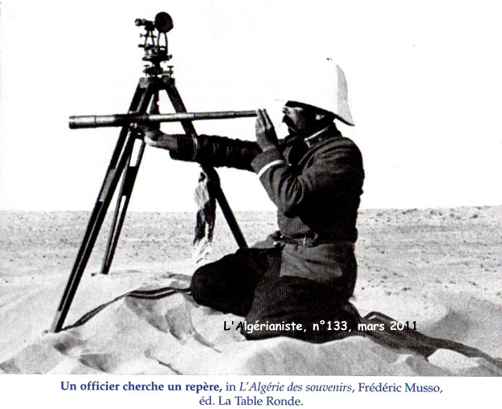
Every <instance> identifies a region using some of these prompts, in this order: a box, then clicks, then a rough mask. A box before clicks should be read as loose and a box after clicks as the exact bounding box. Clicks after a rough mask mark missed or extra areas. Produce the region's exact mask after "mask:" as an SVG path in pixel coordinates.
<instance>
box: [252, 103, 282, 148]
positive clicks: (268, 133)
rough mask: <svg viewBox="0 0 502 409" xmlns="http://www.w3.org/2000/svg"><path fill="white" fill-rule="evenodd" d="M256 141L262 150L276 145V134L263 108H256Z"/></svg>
mask: <svg viewBox="0 0 502 409" xmlns="http://www.w3.org/2000/svg"><path fill="white" fill-rule="evenodd" d="M256 142H257V143H258V145H259V146H260V148H261V150H262V151H263V152H265V151H268V150H269V149H272V148H274V147H276V146H277V142H278V141H277V135H276V133H275V129H274V125H273V124H272V121H271V120H270V118H269V116H268V114H267V111H266V110H265V109H259V110H258V117H257V118H256Z"/></svg>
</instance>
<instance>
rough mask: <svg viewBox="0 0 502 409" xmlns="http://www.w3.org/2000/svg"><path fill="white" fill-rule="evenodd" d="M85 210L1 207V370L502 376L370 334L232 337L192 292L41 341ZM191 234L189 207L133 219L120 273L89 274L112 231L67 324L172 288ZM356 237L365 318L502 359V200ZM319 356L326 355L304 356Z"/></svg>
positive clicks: (421, 216)
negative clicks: (135, 294)
mask: <svg viewBox="0 0 502 409" xmlns="http://www.w3.org/2000/svg"><path fill="white" fill-rule="evenodd" d="M87 217H88V214H87V213H85V212H56V213H30V212H26V213H20V212H0V252H1V253H0V263H1V264H0V318H1V319H0V334H1V335H0V370H1V371H4V372H18V373H19V372H22V373H88V372H91V373H92V372H103V371H104V372H112V373H192V374H200V373H214V374H217V373H243V374H272V373H277V374H367V375H371V374H380V375H391V374H395V375H397V374H401V375H406V374H418V375H501V374H502V372H501V371H500V368H497V367H493V365H490V363H487V362H485V361H483V360H481V361H483V362H480V359H479V358H469V359H467V358H465V357H464V356H462V355H460V354H457V353H452V352H451V351H447V350H439V351H437V352H436V353H435V354H433V355H432V356H431V357H429V359H427V360H426V359H424V358H423V357H421V356H419V355H417V354H413V353H410V352H409V351H396V350H393V349H392V348H388V347H385V346H382V345H378V344H376V343H374V342H373V341H371V340H369V339H367V338H363V337H350V338H347V339H345V340H342V341H333V342H329V343H326V344H321V345H314V344H308V343H305V342H301V341H297V340H293V339H288V338H284V337H281V338H277V339H274V340H267V341H259V342H242V341H243V339H242V336H241V335H240V334H238V333H237V332H236V331H233V332H232V331H230V332H228V331H227V332H225V331H223V329H222V322H223V321H224V320H232V319H234V320H238V318H237V317H231V316H230V317H229V316H227V315H224V314H220V313H217V312H214V311H210V310H208V309H206V308H200V307H198V306H196V305H194V304H193V302H191V300H190V299H189V298H188V297H185V296H182V295H175V296H173V297H168V298H166V299H159V300H155V301H152V300H141V299H137V298H131V297H124V298H121V299H120V300H118V301H117V302H115V303H113V304H111V305H110V306H109V307H108V308H105V309H104V310H103V311H102V312H100V313H99V314H97V315H96V316H95V317H94V318H92V319H91V320H89V321H88V322H87V323H86V324H84V325H82V326H80V327H78V328H74V329H71V330H69V331H65V332H64V333H61V334H45V335H42V334H43V330H44V329H47V328H48V327H49V326H50V323H51V321H52V318H53V314H54V311H55V309H56V306H57V303H58V301H59V298H60V296H61V292H62V288H63V286H64V284H65V282H66V278H67V275H68V273H69V271H70V270H71V267H72V264H73V261H74V257H75V255H76V252H77V249H78V246H79V244H80V240H81V237H82V234H83V230H84V228H85V225H86V222H87ZM238 219H239V221H240V223H241V227H242V229H243V231H244V233H245V235H246V237H247V239H248V241H249V242H250V243H252V242H254V241H257V240H259V239H261V238H262V237H263V236H265V235H266V234H267V233H269V232H271V231H273V230H274V229H275V217H274V215H273V214H272V213H242V214H238ZM218 221H219V223H218V228H217V231H216V238H217V239H216V244H215V247H214V251H213V254H212V258H217V257H220V256H221V255H223V254H225V253H227V252H230V251H233V250H234V249H235V245H234V243H233V240H232V238H231V235H230V234H229V232H228V230H227V228H226V225H225V223H224V220H223V219H222V218H221V217H220V218H219V220H218ZM192 228H193V215H191V214H188V213H186V214H185V213H131V214H129V215H128V219H127V221H126V224H125V227H124V231H123V233H122V236H121V241H120V243H119V246H118V249H117V253H116V256H115V260H114V264H113V267H112V271H111V274H110V275H109V276H107V277H105V276H100V275H96V276H91V273H92V272H97V271H99V267H100V263H101V255H102V253H103V247H104V242H105V239H106V237H105V235H102V236H103V237H101V238H100V240H99V242H98V244H97V246H96V250H95V252H94V254H93V257H92V258H91V260H90V263H89V266H88V270H87V273H86V276H85V278H84V280H83V282H82V284H81V287H80V288H79V291H78V293H77V296H76V299H75V302H74V306H73V308H72V311H71V313H70V316H69V317H68V321H67V322H68V323H71V322H74V321H75V320H76V319H78V318H79V317H81V316H82V315H83V314H85V313H86V312H88V311H90V310H91V309H93V308H94V307H96V306H98V305H100V304H101V303H104V302H107V301H109V300H111V299H113V298H115V297H117V296H118V295H120V294H123V293H125V292H126V291H129V290H133V289H137V288H139V287H145V286H147V287H148V288H150V289H152V288H153V289H155V288H157V289H158V288H162V287H165V286H166V285H170V284H172V278H171V275H172V273H177V274H179V273H181V274H190V273H191V270H192V267H191V264H190V262H189V259H190V251H191V250H190V243H191V238H192ZM359 231H360V238H359V241H358V245H357V256H358V260H359V266H360V270H359V281H358V286H357V289H356V294H355V301H354V302H355V304H356V305H357V307H358V308H359V309H360V311H361V312H362V313H365V312H368V311H370V310H378V311H381V312H384V313H386V314H388V315H391V316H393V317H394V318H396V319H400V320H408V321H416V322H417V329H418V330H419V331H421V332H423V333H425V334H427V335H431V336H435V337H444V338H447V339H451V340H455V341H458V342H463V343H465V344H468V345H470V346H473V347H476V348H479V349H482V350H483V351H484V352H486V353H488V354H490V355H491V356H492V357H502V346H501V345H502V342H500V341H501V339H502V320H501V318H500V317H502V278H501V277H502V207H476V208H455V209H426V210H416V209H410V210H371V211H363V212H361V214H360V218H359ZM236 354H237V355H236ZM312 354H314V356H316V357H317V358H318V359H317V360H316V359H314V360H313V361H312V360H311V359H307V358H308V357H312V356H313V355H312ZM236 356H237V357H238V358H237V359H236V358H235V357H236ZM229 357H234V358H232V359H229ZM293 358H294V359H293ZM328 358H329V359H328ZM229 362H231V364H229ZM327 362H328V363H327Z"/></svg>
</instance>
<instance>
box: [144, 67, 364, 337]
mask: <svg viewBox="0 0 502 409" xmlns="http://www.w3.org/2000/svg"><path fill="white" fill-rule="evenodd" d="M324 64H326V65H329V68H328V69H329V70H331V71H330V72H331V74H330V78H327V79H326V81H325V82H324V84H323V88H322V89H311V87H309V86H308V84H307V87H306V88H305V89H304V90H301V89H300V90H299V92H298V93H297V94H296V95H295V94H294V93H292V94H291V99H289V100H288V101H287V103H286V104H285V106H284V107H283V110H282V112H283V114H284V117H283V122H284V123H285V124H286V125H287V127H288V129H289V135H288V136H287V137H286V138H285V139H283V140H280V141H279V140H278V139H277V136H276V133H275V130H274V126H273V125H272V122H271V120H270V118H269V116H268V114H267V112H266V111H265V110H259V111H258V118H257V120H256V142H248V141H242V140H237V139H229V138H224V137H219V136H208V135H200V136H198V137H196V138H193V140H191V139H190V138H187V136H186V135H167V134H164V133H162V132H161V131H160V130H159V129H154V128H151V127H144V132H145V137H146V141H147V143H148V144H150V145H152V146H155V147H159V148H164V149H168V150H169V151H170V155H171V157H173V158H174V159H180V160H188V161H196V162H201V163H204V164H207V165H210V166H214V167H218V166H228V167H233V168H237V169H243V170H247V171H254V172H256V174H257V175H258V179H259V181H260V182H261V184H262V185H263V187H264V188H265V190H266V192H267V194H268V196H269V197H270V199H271V200H272V201H273V202H274V203H275V205H276V206H277V218H278V226H279V229H280V230H279V231H278V232H276V233H274V234H272V235H270V236H269V237H268V238H267V240H265V241H264V242H261V243H259V244H257V245H255V246H254V247H253V248H249V249H239V250H237V252H235V253H234V254H230V255H227V256H225V257H223V258H222V259H220V260H218V261H216V262H213V263H210V264H207V265H204V266H202V267H200V268H199V269H197V270H196V271H195V273H194V275H193V277H192V282H191V290H192V294H193V297H194V299H195V300H196V301H197V302H198V303H200V304H202V305H206V306H210V307H212V308H215V309H217V310H220V311H223V312H226V313H233V314H237V315H240V316H244V317H246V323H247V324H248V325H247V326H246V327H245V329H244V331H243V332H244V335H245V336H246V337H247V338H248V339H260V338H267V337H271V336H278V335H285V336H291V337H295V338H300V339H305V340H310V341H314V342H323V341H327V340H330V339H335V338H340V337H342V336H345V335H347V334H348V332H349V331H350V330H351V329H353V328H354V327H355V326H356V325H357V320H358V314H357V311H356V310H355V308H354V307H353V306H352V305H351V304H350V303H349V298H350V297H351V296H352V295H353V291H354V286H355V282H356V276H357V263H356V259H355V256H354V244H355V242H356V239H357V229H356V218H357V211H358V207H359V203H360V195H361V194H362V185H363V180H364V171H363V163H362V157H361V153H360V151H359V149H358V148H357V146H356V145H355V143H354V142H353V141H351V140H350V139H348V138H345V137H343V136H342V135H341V133H340V131H339V130H338V129H337V127H336V124H335V122H334V121H335V120H338V121H342V122H344V123H345V124H348V125H353V121H352V116H351V113H350V110H349V106H348V101H347V84H346V80H345V76H344V74H343V71H342V70H341V69H340V68H339V67H338V66H337V65H335V64H333V63H332V62H331V61H326V62H324ZM296 85H297V84H292V86H296ZM312 88H313V87H312Z"/></svg>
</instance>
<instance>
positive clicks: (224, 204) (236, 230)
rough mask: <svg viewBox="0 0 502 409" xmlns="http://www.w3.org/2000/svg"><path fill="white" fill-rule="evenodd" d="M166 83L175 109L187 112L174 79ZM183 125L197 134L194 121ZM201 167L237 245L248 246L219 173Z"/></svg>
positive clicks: (190, 133)
mask: <svg viewBox="0 0 502 409" xmlns="http://www.w3.org/2000/svg"><path fill="white" fill-rule="evenodd" d="M164 85H165V87H166V92H167V95H168V96H169V99H170V100H171V103H172V104H173V106H174V109H175V111H176V112H187V110H186V108H185V104H184V103H183V100H182V99H181V95H180V94H179V92H178V89H177V88H176V86H175V84H174V79H172V78H168V79H167V81H166V80H165V81H164ZM181 125H182V126H183V129H184V131H185V133H186V134H187V135H189V136H195V135H197V132H196V131H195V127H194V126H193V123H192V121H190V120H186V121H181ZM201 168H202V170H203V171H204V173H206V175H207V177H208V178H209V182H210V184H209V186H210V188H211V190H212V193H213V194H214V197H215V198H216V201H217V202H218V204H219V205H220V208H221V212H222V213H223V216H224V217H225V219H226V221H227V223H228V227H230V231H231V232H232V234H233V236H234V239H235V241H236V243H237V245H238V246H239V248H247V247H248V245H247V243H246V239H245V238H244V235H243V234H242V231H241V229H240V227H239V223H238V222H237V219H236V218H235V215H234V213H233V212H232V209H231V208H230V205H229V204H228V201H227V199H226V197H225V194H224V193H223V190H222V189H221V184H220V178H219V176H218V173H217V172H216V170H215V169H214V168H212V167H210V166H206V165H203V164H201Z"/></svg>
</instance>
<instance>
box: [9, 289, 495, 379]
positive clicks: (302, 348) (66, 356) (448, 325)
mask: <svg viewBox="0 0 502 409" xmlns="http://www.w3.org/2000/svg"><path fill="white" fill-rule="evenodd" d="M103 284H105V285H103ZM106 284H110V286H112V287H115V288H116V286H117V284H116V283H115V282H114V281H113V280H108V282H104V281H103V280H95V281H94V282H93V283H91V284H87V285H86V286H85V290H84V292H85V293H86V294H91V293H92V294H94V296H93V298H94V299H99V298H101V297H102V296H103V294H102V293H103V292H105V293H106V292H107V290H105V288H106V287H107V285H106ZM170 284H172V281H166V282H164V283H162V285H159V284H157V285H156V286H153V287H152V286H149V289H150V290H152V289H153V290H155V291H158V293H159V294H162V291H163V290H162V289H163V288H165V286H167V285H170ZM121 285H122V287H123V288H125V287H127V285H125V283H121ZM97 294H100V295H99V296H97ZM30 297H33V295H32V294H31V295H30ZM40 297H44V296H43V295H42V294H41V295H40ZM374 299H378V294H376V293H375V298H374ZM31 301H32V304H33V299H32V300H31ZM400 301H401V302H400ZM404 301H406V302H404ZM375 305H378V306H379V308H378V309H379V310H383V311H385V312H386V313H387V314H391V315H392V316H393V317H394V318H396V319H403V318H406V316H414V317H421V316H423V317H427V320H420V322H421V323H422V325H423V328H422V329H421V331H422V332H424V333H427V334H428V335H431V336H442V337H452V338H454V339H455V340H456V341H458V342H462V343H465V344H467V345H472V346H475V347H477V348H481V349H483V350H484V351H485V352H487V353H488V354H491V355H492V356H494V357H500V356H502V346H501V345H500V342H498V341H499V340H500V339H501V335H502V329H501V328H498V330H495V331H494V327H493V325H495V324H496V323H497V322H499V320H500V316H501V314H502V308H501V307H500V306H497V305H495V304H492V303H489V302H486V301H482V300H477V299H475V298H473V297H471V296H469V295H466V294H457V295H456V296H455V297H451V296H448V295H447V294H446V296H445V294H437V295H434V297H431V299H413V298H410V297H408V298H407V299H406V300H404V299H402V300H396V299H394V300H393V302H389V303H387V304H385V303H378V302H375V303H374V305H371V307H370V306H369V305H364V304H363V303H361V305H359V306H358V307H359V308H360V310H361V312H363V313H364V312H365V311H367V310H368V309H374V308H375ZM368 307H370V308H368ZM467 310H468V311H467ZM466 317H467V318H466ZM481 317H482V318H483V319H482V320H481V319H480V318H481ZM232 320H233V321H234V322H237V321H239V320H241V318H240V317H237V316H232V315H230V314H222V313H219V312H216V311H212V310H210V309H208V308H205V307H200V306H198V305H196V304H194V303H193V301H192V300H191V298H190V296H187V295H185V294H174V295H171V296H164V297H162V296H161V297H160V298H156V299H146V298H136V297H133V296H125V297H123V298H120V299H118V300H117V301H115V302H113V303H112V304H110V305H108V306H107V307H106V308H104V309H103V310H102V311H100V312H99V313H97V314H96V315H95V316H93V317H92V318H90V319H88V321H87V322H85V323H83V324H82V325H80V326H78V327H75V328H71V329H68V330H66V331H63V332H61V333H59V334H44V335H42V336H40V337H38V339H36V340H35V342H32V343H30V344H29V345H27V346H26V347H25V348H23V349H22V350H21V351H19V352H17V353H15V354H14V355H13V356H12V357H11V358H10V359H7V360H5V361H3V362H2V363H1V364H0V368H1V369H2V370H3V371H4V372H7V373H80V374H81V373H102V372H105V373H113V374H161V373H166V374H242V375H259V374H261V375H272V374H288V375H309V374H310V375H430V376H440V375H464V376H465V375H469V376H473V375H480V376H494V375H502V365H500V366H499V367H497V366H495V365H493V364H490V362H487V361H486V360H483V359H480V358H467V357H464V356H462V355H461V354H458V353H455V352H452V351H438V352H436V353H434V354H433V355H431V356H430V357H429V358H428V359H426V358H425V357H423V356H421V355H419V354H415V353H412V352H410V351H406V350H398V349H395V348H388V347H386V346H383V345H379V344H377V343H375V342H374V341H373V340H372V339H368V338H365V337H362V336H353V337H349V338H346V339H343V340H338V341H332V342H328V343H325V344H310V343H307V342H303V341H298V340H295V339H290V338H286V337H279V338H275V339H270V340H263V341H254V342H247V341H245V340H244V338H243V337H242V335H241V334H240V333H239V332H238V331H236V330H230V331H224V330H223V325H224V323H223V321H227V323H229V322H231V321H232ZM487 333H490V334H491V335H492V336H488V337H487V336H486V334H487Z"/></svg>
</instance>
